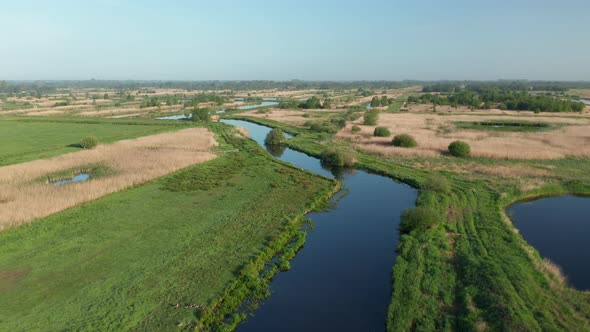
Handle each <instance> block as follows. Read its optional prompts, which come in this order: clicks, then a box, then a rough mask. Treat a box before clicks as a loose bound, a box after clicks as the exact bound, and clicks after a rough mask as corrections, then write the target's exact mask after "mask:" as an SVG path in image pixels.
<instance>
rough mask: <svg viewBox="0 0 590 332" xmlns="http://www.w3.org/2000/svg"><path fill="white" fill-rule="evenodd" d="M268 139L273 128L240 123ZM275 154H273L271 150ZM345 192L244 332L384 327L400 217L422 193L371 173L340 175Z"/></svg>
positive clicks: (308, 164)
mask: <svg viewBox="0 0 590 332" xmlns="http://www.w3.org/2000/svg"><path fill="white" fill-rule="evenodd" d="M223 122H225V123H228V124H232V125H237V126H241V127H244V128H246V129H248V131H249V132H250V136H251V137H252V138H253V139H254V140H255V141H257V142H258V143H259V144H263V142H264V138H265V137H266V134H267V133H268V132H269V131H270V128H267V127H264V126H260V125H257V124H253V123H249V122H246V121H238V120H223ZM270 152H271V153H273V151H270ZM273 155H275V156H276V157H278V158H280V159H281V160H284V161H288V162H290V163H292V164H294V165H296V166H299V167H301V168H304V169H307V170H309V171H312V172H315V173H318V174H321V175H324V176H329V177H332V176H333V172H331V171H330V170H329V169H326V168H323V167H322V166H321V164H320V162H319V161H318V160H317V159H315V158H312V157H309V156H307V155H305V154H303V153H300V152H297V151H293V150H290V149H285V150H284V151H278V153H277V151H274V153H273ZM339 176H341V178H342V180H343V181H344V188H343V190H342V191H341V192H340V193H339V194H338V195H336V197H335V198H334V200H338V202H337V204H336V205H335V208H333V209H331V210H329V211H323V212H314V213H311V214H309V215H308V218H310V219H312V220H313V221H314V225H315V227H314V229H313V231H311V232H310V233H309V234H308V237H307V241H306V243H305V247H304V248H303V249H302V250H301V251H300V252H299V253H298V254H297V256H296V257H295V258H294V259H293V260H292V261H291V270H289V271H288V272H285V273H279V274H278V275H277V276H275V278H274V279H273V281H272V283H271V285H270V289H271V293H272V295H271V296H270V297H269V298H268V299H267V300H266V301H265V302H264V303H262V304H261V305H260V308H259V309H258V310H257V311H256V312H255V313H254V315H253V316H252V317H250V318H249V319H248V320H247V321H245V322H244V323H242V325H240V326H239V328H238V331H328V330H329V331H383V330H385V321H386V316H387V307H388V305H389V302H390V297H391V269H392V267H393V264H394V260H395V256H396V253H395V249H396V247H397V244H398V231H397V226H398V224H399V216H400V214H401V212H402V211H403V210H405V209H407V208H411V207H413V206H414V204H415V200H416V191H415V190H414V189H413V188H411V187H409V186H407V185H404V184H400V183H398V182H395V181H393V180H391V179H389V178H385V177H382V176H379V175H374V174H369V173H366V172H363V171H348V172H344V174H339Z"/></svg>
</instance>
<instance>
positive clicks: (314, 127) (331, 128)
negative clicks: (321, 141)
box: [309, 122, 339, 134]
mask: <svg viewBox="0 0 590 332" xmlns="http://www.w3.org/2000/svg"><path fill="white" fill-rule="evenodd" d="M338 129H339V128H338V127H337V126H336V125H335V124H334V123H331V122H313V123H311V125H310V126H309V130H311V131H314V132H316V133H327V134H335V133H337V132H338Z"/></svg>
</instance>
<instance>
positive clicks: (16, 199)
mask: <svg viewBox="0 0 590 332" xmlns="http://www.w3.org/2000/svg"><path fill="white" fill-rule="evenodd" d="M214 145H216V142H215V140H214V138H213V135H212V134H211V133H210V132H209V131H208V130H207V129H204V128H190V129H184V130H181V131H177V132H172V133H163V134H158V135H153V136H146V137H141V138H137V139H132V140H125V141H119V142H117V143H114V144H110V145H99V146H98V147H96V148H95V149H92V150H84V151H80V152H74V153H69V154H65V155H61V156H58V157H54V158H51V159H43V160H35V161H31V162H27V163H22V164H16V165H10V166H5V167H0V188H2V191H1V192H0V230H2V229H5V228H7V227H11V226H14V225H18V224H22V223H25V222H29V221H31V220H33V219H36V218H41V217H45V216H48V215H50V214H52V213H55V212H58V211H61V210H64V209H66V208H69V207H72V206H75V205H78V204H81V203H84V202H87V201H90V200H94V199H97V198H99V197H102V196H104V195H107V194H110V193H113V192H116V191H119V190H122V189H125V188H128V187H131V186H136V185H139V184H142V183H145V182H147V181H150V180H153V179H155V178H158V177H161V176H163V175H166V174H168V173H171V172H174V171H176V170H179V169H181V168H184V167H187V166H189V165H192V164H196V163H201V162H204V161H207V160H210V159H213V158H214V157H215V155H214V154H212V153H211V152H209V150H210V148H211V147H213V146H214ZM95 164H103V165H105V166H106V167H108V168H109V169H110V170H112V174H111V175H107V176H104V177H99V178H95V179H90V180H89V181H87V182H80V183H71V184H67V185H61V186H54V185H50V184H46V183H44V182H43V181H39V179H40V178H43V177H47V176H48V175H50V174H54V173H59V172H63V171H66V170H70V169H76V168H83V167H85V166H88V165H95Z"/></svg>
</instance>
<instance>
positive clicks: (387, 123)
mask: <svg viewBox="0 0 590 332" xmlns="http://www.w3.org/2000/svg"><path fill="white" fill-rule="evenodd" d="M488 120H518V121H521V120H523V121H533V122H549V123H561V124H564V125H566V126H565V127H563V128H559V129H555V130H550V131H544V132H498V131H496V132H495V131H485V130H464V129H458V128H455V126H454V125H453V122H454V121H488ZM352 125H357V126H359V127H361V131H360V132H359V133H352V132H351V127H352ZM379 126H384V127H387V128H388V129H389V130H390V131H391V133H392V134H393V135H397V134H401V133H407V134H410V135H412V136H414V138H416V141H417V142H418V147H416V148H412V149H405V148H398V147H394V146H392V145H391V137H386V138H381V137H373V130H374V129H375V126H364V125H363V124H362V118H360V119H358V120H357V121H353V122H351V123H348V125H347V126H346V128H344V129H342V130H340V132H338V134H337V135H336V137H338V138H340V139H350V140H352V141H353V142H354V143H355V146H356V147H357V148H360V149H362V150H364V151H367V152H369V153H375V154H379V155H383V156H388V157H389V156H404V157H436V156H440V155H441V153H444V152H446V151H447V147H448V145H449V144H450V143H451V142H452V141H454V140H463V141H465V142H467V143H469V144H470V145H471V152H472V155H473V156H476V157H488V158H500V159H557V158H564V157H590V118H587V117H586V118H584V117H580V118H565V117H564V118H558V117H553V116H538V115H537V116H530V117H526V116H523V117H511V116H502V115H498V116H483V115H482V116H478V115H460V114H456V115H455V114H453V115H446V116H440V115H437V114H433V113H430V114H428V113H398V114H385V113H382V114H380V116H379Z"/></svg>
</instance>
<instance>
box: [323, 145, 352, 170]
mask: <svg viewBox="0 0 590 332" xmlns="http://www.w3.org/2000/svg"><path fill="white" fill-rule="evenodd" d="M320 159H321V160H322V163H324V164H325V165H328V166H332V167H350V166H353V164H354V158H353V157H352V156H351V155H350V154H348V153H344V152H343V151H340V150H337V149H334V148H328V149H325V150H324V151H323V152H322V154H321V156H320Z"/></svg>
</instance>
